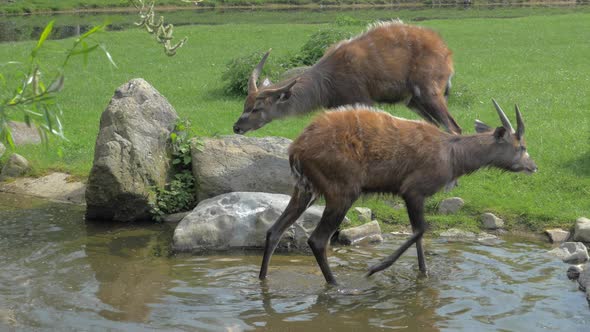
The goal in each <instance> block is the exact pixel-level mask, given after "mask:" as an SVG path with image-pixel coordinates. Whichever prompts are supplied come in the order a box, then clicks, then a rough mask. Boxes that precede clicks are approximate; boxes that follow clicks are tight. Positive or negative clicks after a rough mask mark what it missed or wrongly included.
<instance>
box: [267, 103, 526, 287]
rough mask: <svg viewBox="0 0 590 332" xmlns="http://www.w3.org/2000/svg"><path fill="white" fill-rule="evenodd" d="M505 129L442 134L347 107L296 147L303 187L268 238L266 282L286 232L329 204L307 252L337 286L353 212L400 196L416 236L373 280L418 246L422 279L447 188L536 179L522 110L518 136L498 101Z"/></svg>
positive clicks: (296, 171)
mask: <svg viewBox="0 0 590 332" xmlns="http://www.w3.org/2000/svg"><path fill="white" fill-rule="evenodd" d="M494 106H495V107H496V110H497V112H498V115H499V116H500V120H501V121H502V126H501V127H498V128H495V129H492V128H490V127H488V126H487V125H485V124H484V123H483V122H480V121H478V120H476V125H475V128H476V131H477V132H478V133H477V134H474V135H464V136H463V135H451V134H449V133H446V132H443V131H440V130H439V129H438V128H436V127H435V126H433V125H431V124H428V123H425V122H422V121H411V120H405V119H400V118H396V117H393V116H391V115H390V114H388V113H385V112H382V111H378V110H374V109H371V108H369V107H365V106H355V107H343V108H341V109H339V110H336V111H331V112H326V113H324V114H323V115H320V116H319V117H317V118H316V119H315V120H314V121H313V122H312V123H311V124H310V125H309V126H307V127H306V128H305V129H304V130H303V133H302V134H301V135H300V136H299V137H298V138H297V139H296V140H295V141H294V142H293V143H292V144H291V146H290V147H289V163H290V165H291V171H292V173H293V175H294V177H295V179H296V185H295V188H294V190H293V194H292V196H291V200H290V202H289V204H288V206H287V208H286V209H285V211H284V212H283V213H282V214H281V216H280V217H279V219H278V220H277V221H276V222H275V223H274V224H273V225H272V227H271V228H270V229H269V230H268V232H267V234H266V246H265V250H264V258H263V260H262V266H261V268H260V276H259V277H260V279H264V278H265V277H266V275H267V271H268V264H269V261H270V258H271V256H272V253H273V252H274V250H275V248H276V246H277V244H278V242H279V239H280V238H281V236H282V234H283V232H284V231H285V230H286V229H287V228H288V227H289V226H290V225H292V224H293V223H294V222H295V220H297V218H299V216H300V215H301V214H302V213H303V212H304V211H305V210H306V209H307V207H309V206H310V205H311V204H313V202H314V200H315V199H316V198H317V197H319V196H323V197H324V198H325V200H326V208H325V210H324V213H323V215H322V218H321V220H320V222H319V224H318V226H317V227H316V229H315V230H314V231H313V233H312V234H311V236H310V237H309V240H308V244H309V246H310V247H311V249H312V251H313V254H314V256H315V258H316V260H317V262H318V264H319V266H320V268H321V270H322V273H323V275H324V278H325V279H326V281H327V282H328V283H330V284H335V283H336V279H334V275H333V274H332V272H331V271H330V267H329V266H328V261H327V259H326V249H327V246H328V241H329V239H330V238H331V237H332V235H333V234H334V232H335V231H336V230H337V229H338V227H339V225H340V223H341V222H342V220H343V218H344V216H345V215H346V212H347V211H348V209H349V208H350V206H351V205H352V204H353V203H354V201H356V200H357V198H359V196H360V195H361V194H363V193H391V194H397V195H400V196H401V197H402V198H403V199H404V201H405V203H406V209H407V211H408V215H409V218H410V222H411V225H412V230H413V234H412V236H411V237H410V238H409V239H408V240H407V241H406V242H405V243H404V244H403V245H402V246H401V247H400V248H399V249H397V250H396V251H395V252H394V253H393V254H392V255H391V256H389V257H387V258H386V259H385V260H383V261H382V262H381V263H379V264H377V265H375V266H373V267H371V268H370V269H369V272H368V275H372V274H373V273H375V272H378V271H381V270H383V269H385V268H387V267H389V266H391V265H392V264H393V263H394V262H395V261H396V260H397V259H398V258H399V257H400V256H401V255H402V254H403V253H404V252H405V251H406V250H407V249H408V248H409V247H410V246H411V245H412V244H414V243H416V248H417V250H418V265H419V268H420V271H422V272H426V263H425V261H424V250H423V248H422V240H421V239H422V235H423V234H424V231H425V227H426V225H425V221H424V201H425V199H426V198H427V197H429V196H432V195H433V194H435V193H436V192H437V191H439V190H440V189H441V188H443V187H444V186H445V185H446V184H448V183H450V182H452V181H455V180H456V179H457V178H459V177H460V176H462V175H464V174H469V173H472V172H475V171H476V170H478V169H480V168H485V167H496V168H500V169H502V170H506V171H510V172H526V173H534V172H536V171H537V166H536V165H535V162H534V161H533V160H532V159H531V158H530V156H529V154H528V153H527V152H526V147H525V141H524V123H523V121H522V117H521V115H520V111H519V110H518V107H516V119H517V123H518V126H517V129H516V131H514V129H512V125H511V124H510V121H509V120H508V118H507V117H506V115H505V114H504V112H503V111H502V109H501V108H500V106H499V105H498V104H497V103H496V102H495V101H494Z"/></svg>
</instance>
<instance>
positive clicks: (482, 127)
mask: <svg viewBox="0 0 590 332" xmlns="http://www.w3.org/2000/svg"><path fill="white" fill-rule="evenodd" d="M488 131H492V128H491V127H490V126H488V125H487V124H485V123H483V122H481V121H479V120H475V132H477V133H480V134H481V133H487V132H488Z"/></svg>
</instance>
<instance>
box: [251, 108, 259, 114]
mask: <svg viewBox="0 0 590 332" xmlns="http://www.w3.org/2000/svg"><path fill="white" fill-rule="evenodd" d="M259 111H260V108H253V109H252V111H251V112H252V113H257V112H259Z"/></svg>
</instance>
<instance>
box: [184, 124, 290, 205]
mask: <svg viewBox="0 0 590 332" xmlns="http://www.w3.org/2000/svg"><path fill="white" fill-rule="evenodd" d="M290 143H291V140H289V139H286V138H282V137H261V138H259V137H246V136H243V135H230V136H222V137H219V138H198V139H194V140H193V141H192V146H191V153H192V158H193V160H192V162H193V175H194V176H195V179H196V180H197V182H198V184H199V186H198V199H199V200H203V199H207V198H210V197H215V196H217V195H221V194H225V193H229V192H241V191H251V192H267V193H278V194H289V195H290V194H291V192H292V191H293V178H292V176H291V170H290V168H289V156H288V154H287V148H288V147H289V144H290Z"/></svg>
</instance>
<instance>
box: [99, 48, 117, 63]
mask: <svg viewBox="0 0 590 332" xmlns="http://www.w3.org/2000/svg"><path fill="white" fill-rule="evenodd" d="M100 48H101V49H102V50H103V52H104V54H105V55H106V56H107V59H109V61H110V62H111V64H112V65H113V66H114V67H115V68H119V67H117V64H116V63H115V61H113V57H112V56H111V53H109V51H107V48H106V47H105V46H104V45H102V44H100Z"/></svg>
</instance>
